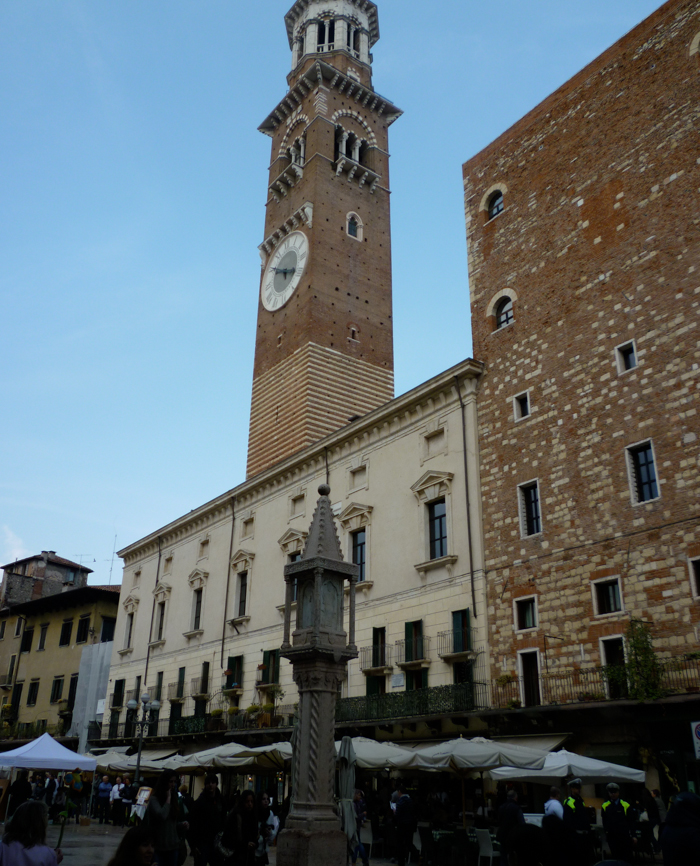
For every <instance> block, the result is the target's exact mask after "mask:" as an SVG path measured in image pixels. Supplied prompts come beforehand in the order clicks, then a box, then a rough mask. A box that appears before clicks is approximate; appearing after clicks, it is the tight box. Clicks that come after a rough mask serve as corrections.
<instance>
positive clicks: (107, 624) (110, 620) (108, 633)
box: [100, 614, 117, 643]
mask: <svg viewBox="0 0 700 866" xmlns="http://www.w3.org/2000/svg"><path fill="white" fill-rule="evenodd" d="M116 624H117V620H116V617H113V616H104V614H103V615H102V633H101V634H100V643H109V642H110V641H113V640H114V628H115V626H116Z"/></svg>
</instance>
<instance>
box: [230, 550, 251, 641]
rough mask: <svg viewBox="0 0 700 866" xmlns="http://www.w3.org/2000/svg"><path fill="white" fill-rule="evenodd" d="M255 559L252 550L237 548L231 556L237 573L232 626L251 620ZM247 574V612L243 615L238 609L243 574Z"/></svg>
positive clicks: (232, 566)
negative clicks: (239, 613) (240, 614)
mask: <svg viewBox="0 0 700 866" xmlns="http://www.w3.org/2000/svg"><path fill="white" fill-rule="evenodd" d="M254 560H255V554H254V553H253V552H252V551H250V550H243V549H240V550H237V551H236V552H235V553H234V554H233V556H232V557H231V563H230V566H231V573H232V574H235V575H236V587H235V591H234V599H233V601H234V608H233V609H234V611H235V615H234V616H232V617H231V618H230V619H229V620H228V623H229V625H231V626H234V627H235V626H238V625H243V624H245V623H247V622H249V621H250V609H251V607H250V606H251V601H252V590H253V563H254ZM242 575H246V607H245V609H246V612H245V614H243V615H242V616H239V615H238V609H239V604H240V585H241V576H242ZM226 615H227V616H228V611H226Z"/></svg>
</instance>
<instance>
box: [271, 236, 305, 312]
mask: <svg viewBox="0 0 700 866" xmlns="http://www.w3.org/2000/svg"><path fill="white" fill-rule="evenodd" d="M308 257H309V242H308V240H307V238H306V235H305V234H304V233H303V232H292V233H291V234H289V235H287V237H286V238H285V239H284V240H283V241H282V242H281V243H280V244H278V245H277V246H276V247H275V250H274V252H273V253H272V255H271V256H270V260H269V261H268V263H267V267H266V268H265V275H264V276H263V281H262V289H261V293H260V295H261V300H262V304H263V307H265V309H266V310H269V311H270V312H271V313H274V312H275V310H279V309H280V307H283V306H284V305H285V304H286V303H287V301H288V300H289V299H290V298H291V297H292V295H293V294H294V291H295V290H296V287H297V286H298V285H299V282H300V280H301V278H302V275H303V273H304V268H305V267H306V262H307V261H308Z"/></svg>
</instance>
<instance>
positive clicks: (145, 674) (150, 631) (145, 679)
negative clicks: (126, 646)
mask: <svg viewBox="0 0 700 866" xmlns="http://www.w3.org/2000/svg"><path fill="white" fill-rule="evenodd" d="M160 542H161V537H160V535H159V536H158V565H157V566H156V586H155V588H157V587H158V582H159V581H160V558H161V546H160ZM155 615H156V597H155V596H153V604H152V606H151V626H150V628H149V629H148V647H147V648H146V669H145V670H144V672H143V682H142V683H141V686H142V688H144V689H145V688H146V683H147V682H148V665H149V662H150V661H151V638H152V637H153V620H154V618H155ZM137 697H138V699H139V700H140V699H141V696H140V695H137Z"/></svg>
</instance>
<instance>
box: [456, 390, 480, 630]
mask: <svg viewBox="0 0 700 866" xmlns="http://www.w3.org/2000/svg"><path fill="white" fill-rule="evenodd" d="M455 384H456V386H457V397H458V398H459V405H460V407H461V412H460V415H461V416H462V456H463V458H464V496H465V500H466V503H467V543H468V546H469V583H470V584H471V589H472V610H473V611H474V619H476V618H477V613H476V591H475V589H474V557H473V551H472V518H471V504H470V501H469V467H468V465H467V422H466V419H465V417H464V400H462V387H461V384H460V381H459V377H458V376H455Z"/></svg>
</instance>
